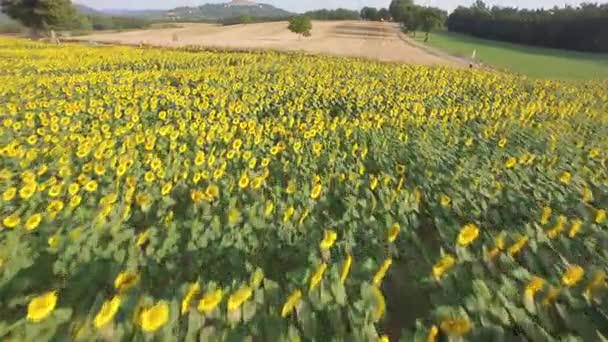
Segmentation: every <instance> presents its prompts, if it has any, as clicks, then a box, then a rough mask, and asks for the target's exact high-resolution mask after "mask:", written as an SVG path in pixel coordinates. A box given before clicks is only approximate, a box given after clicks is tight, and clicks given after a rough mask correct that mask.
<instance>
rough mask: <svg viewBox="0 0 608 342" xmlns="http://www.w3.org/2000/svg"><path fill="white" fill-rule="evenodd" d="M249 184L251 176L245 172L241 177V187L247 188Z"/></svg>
mask: <svg viewBox="0 0 608 342" xmlns="http://www.w3.org/2000/svg"><path fill="white" fill-rule="evenodd" d="M248 185H249V176H248V175H247V173H246V172H245V173H243V175H242V176H241V178H240V179H239V188H241V189H245V188H246V187H247V186H248Z"/></svg>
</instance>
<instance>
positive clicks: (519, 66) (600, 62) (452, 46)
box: [429, 31, 608, 80]
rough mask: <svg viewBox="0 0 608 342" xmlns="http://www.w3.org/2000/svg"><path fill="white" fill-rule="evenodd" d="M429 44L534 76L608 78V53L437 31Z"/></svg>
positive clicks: (501, 67)
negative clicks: (534, 45) (544, 46)
mask: <svg viewBox="0 0 608 342" xmlns="http://www.w3.org/2000/svg"><path fill="white" fill-rule="evenodd" d="M429 44H430V45H431V46H433V47H435V48H438V49H440V50H443V51H445V52H447V53H449V54H452V55H456V56H460V57H464V58H471V55H472V54H473V52H474V51H475V52H476V60H477V61H478V62H482V63H483V64H485V65H488V66H490V67H493V68H497V69H501V70H509V71H511V72H516V73H520V74H522V75H527V76H530V77H534V78H544V79H562V80H589V79H608V55H607V54H594V53H584V52H574V51H564V50H556V49H546V48H540V47H532V46H525V45H518V44H511V43H505V42H498V41H495V40H487V39H479V38H475V37H471V36H468V35H464V34H459V33H452V32H445V31H437V32H435V33H434V35H433V38H432V39H431V40H429Z"/></svg>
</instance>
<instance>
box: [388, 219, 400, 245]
mask: <svg viewBox="0 0 608 342" xmlns="http://www.w3.org/2000/svg"><path fill="white" fill-rule="evenodd" d="M400 229H401V227H400V226H399V223H397V222H395V223H393V224H392V225H391V226H390V228H389V229H388V242H394V241H395V240H396V239H397V235H399V231H400Z"/></svg>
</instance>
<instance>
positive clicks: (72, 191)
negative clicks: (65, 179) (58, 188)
mask: <svg viewBox="0 0 608 342" xmlns="http://www.w3.org/2000/svg"><path fill="white" fill-rule="evenodd" d="M78 190H80V184H78V183H72V184H70V185H69V186H68V193H69V194H70V196H74V195H76V193H77V192H78Z"/></svg>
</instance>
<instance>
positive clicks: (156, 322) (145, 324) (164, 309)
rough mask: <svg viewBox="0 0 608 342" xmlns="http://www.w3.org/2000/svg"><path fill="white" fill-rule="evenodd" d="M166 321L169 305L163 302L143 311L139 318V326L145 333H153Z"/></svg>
mask: <svg viewBox="0 0 608 342" xmlns="http://www.w3.org/2000/svg"><path fill="white" fill-rule="evenodd" d="M168 320H169V305H168V304H167V303H166V302H163V301H161V302H159V303H157V304H155V305H153V306H152V307H150V308H147V309H144V310H143V311H142V312H141V314H140V316H139V324H140V325H141V329H142V330H143V331H145V332H154V331H156V330H158V329H160V328H161V327H162V326H163V325H165V324H166V323H167V321H168Z"/></svg>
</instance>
